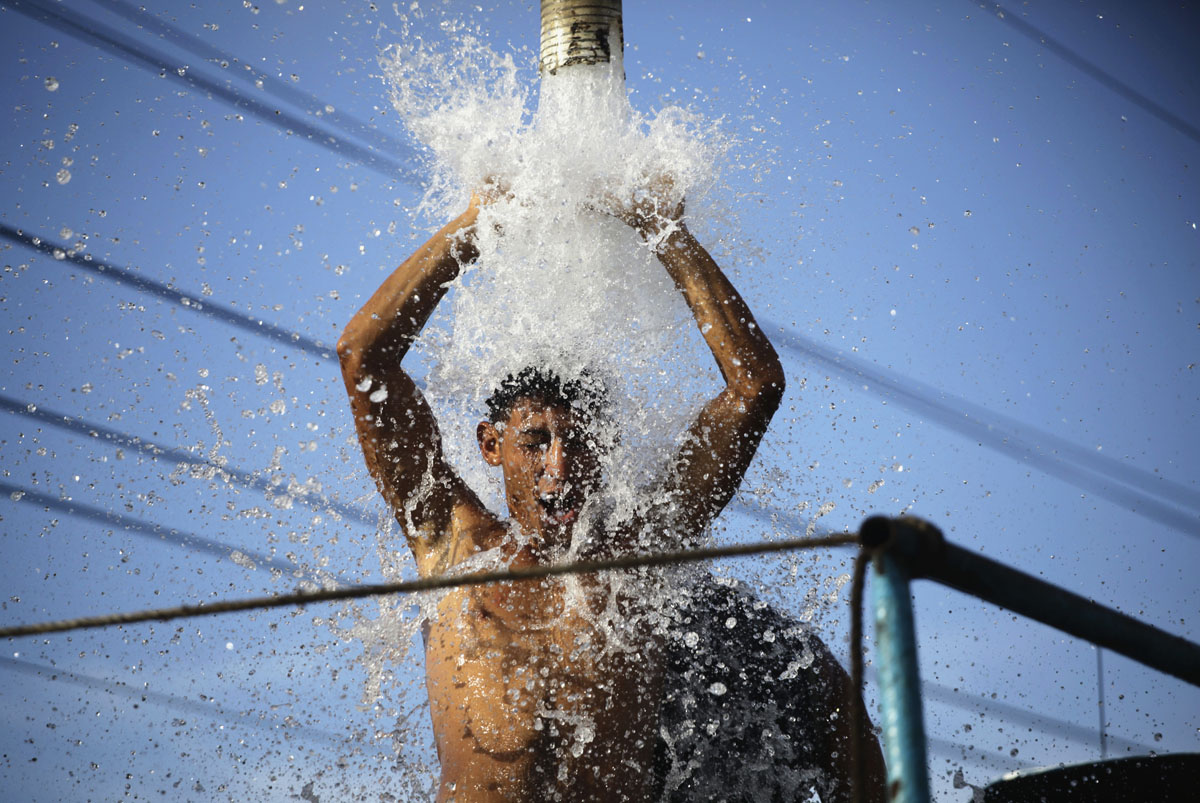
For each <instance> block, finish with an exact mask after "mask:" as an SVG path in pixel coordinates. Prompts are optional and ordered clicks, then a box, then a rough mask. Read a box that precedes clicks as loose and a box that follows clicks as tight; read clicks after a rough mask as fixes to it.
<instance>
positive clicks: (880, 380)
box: [763, 321, 1200, 536]
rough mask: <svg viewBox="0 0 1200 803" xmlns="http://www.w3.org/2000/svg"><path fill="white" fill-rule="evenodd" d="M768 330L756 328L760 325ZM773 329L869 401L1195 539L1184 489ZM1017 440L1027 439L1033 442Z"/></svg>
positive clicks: (1195, 499) (1195, 522) (1194, 515)
mask: <svg viewBox="0 0 1200 803" xmlns="http://www.w3.org/2000/svg"><path fill="white" fill-rule="evenodd" d="M768 323H769V322H767V321H763V325H764V326H766V325H767V324H768ZM775 328H777V329H778V330H779V334H778V335H775V336H774V337H775V339H776V342H777V344H778V345H779V346H780V347H781V348H783V349H785V350H787V351H789V352H791V353H793V354H794V355H796V356H799V357H801V358H803V359H807V360H813V361H816V362H817V363H820V364H821V365H822V366H824V367H826V368H829V369H831V370H832V371H833V372H835V373H837V374H839V375H841V376H843V377H845V378H847V379H851V380H853V381H856V382H859V383H862V384H863V385H864V386H865V388H866V389H867V390H869V391H871V392H873V393H875V394H876V395H878V396H882V397H884V398H885V399H887V400H889V401H894V402H896V403H897V404H899V405H900V406H902V407H905V408H907V409H908V410H910V411H912V412H915V413H917V414H919V415H922V416H925V417H927V418H929V419H930V420H931V421H933V422H934V423H935V424H938V425H940V426H942V427H945V428H946V429H949V430H951V431H953V432H957V433H959V434H960V435H964V436H966V437H968V438H970V439H971V440H974V441H976V442H977V443H979V444H980V445H981V446H985V447H987V448H988V449H991V450H993V451H996V452H999V453H1001V454H1004V455H1007V456H1008V457H1011V458H1013V459H1015V460H1018V461H1020V462H1022V463H1027V464H1029V465H1032V466H1034V467H1035V468H1037V469H1038V470H1040V471H1042V472H1045V473H1046V474H1049V475H1050V476H1053V477H1057V478H1058V479H1061V480H1063V481H1064V482H1067V483H1069V484H1071V485H1074V486H1075V487H1077V488H1081V489H1083V490H1086V491H1090V492H1091V493H1094V494H1096V495H1098V496H1103V497H1105V498H1107V499H1109V500H1110V501H1113V502H1116V503H1118V504H1120V505H1122V506H1124V507H1126V508H1128V509H1129V510H1132V511H1134V512H1137V513H1139V514H1141V515H1143V516H1145V517H1147V518H1150V519H1153V520H1154V521H1157V522H1159V523H1160V524H1164V525H1166V526H1168V527H1171V528H1172V529H1174V530H1178V531H1179V532H1182V533H1186V534H1188V535H1192V536H1200V512H1198V511H1200V494H1197V493H1196V492H1195V491H1192V490H1191V489H1189V488H1185V487H1184V486H1181V485H1178V484H1176V483H1172V482H1170V481H1168V480H1166V479H1163V478H1161V477H1154V476H1153V475H1150V474H1148V473H1146V472H1143V471H1140V470H1138V469H1136V468H1134V467H1132V466H1127V465H1123V464H1120V463H1117V462H1116V461H1113V460H1111V459H1109V458H1105V457H1101V456H1100V455H1097V454H1095V453H1093V452H1090V451H1088V450H1086V449H1082V448H1081V447H1079V446H1076V445H1075V444H1073V443H1071V442H1070V441H1067V440H1065V439H1063V438H1060V437H1058V436H1057V435H1053V434H1051V433H1049V432H1043V431H1039V430H1037V429H1035V428H1033V427H1031V426H1029V425H1028V424H1023V423H1021V422H1019V421H1016V420H1014V419H1011V418H1008V417H1007V416H1004V415H1002V414H1000V413H997V412H995V411H992V410H988V409H987V408H986V407H982V406H980V405H977V404H974V403H972V402H969V401H967V400H966V399H963V398H961V397H956V396H950V395H949V394H946V393H944V392H942V391H940V390H938V389H937V388H935V387H933V386H931V385H927V384H925V383H923V382H920V381H918V380H916V379H912V378H910V377H905V376H901V375H900V374H896V373H894V372H892V371H889V370H888V369H886V368H883V367H881V366H878V365H870V364H868V363H866V362H864V361H862V360H856V359H852V358H850V357H847V356H846V355H845V354H843V353H841V352H839V351H837V350H835V349H832V348H830V347H828V346H824V345H822V344H820V343H818V342H816V341H815V340H812V339H810V338H807V337H804V336H803V335H800V334H798V333H796V332H792V331H787V330H784V329H783V328H782V327H775ZM1023 433H1032V436H1033V440H1032V442H1031V441H1030V440H1029V439H1027V438H1026V437H1024V436H1023ZM1039 443H1046V444H1049V445H1050V446H1051V449H1052V450H1051V451H1047V450H1045V449H1043V448H1042V447H1041V446H1040V445H1038V444H1039ZM1059 452H1061V454H1059ZM1155 496H1157V497H1159V498H1158V499H1156V498H1154V497H1155ZM1162 500H1166V501H1162ZM1176 506H1178V507H1176ZM1180 508H1186V510H1180Z"/></svg>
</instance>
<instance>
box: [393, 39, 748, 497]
mask: <svg viewBox="0 0 1200 803" xmlns="http://www.w3.org/2000/svg"><path fill="white" fill-rule="evenodd" d="M461 45H462V47H461V49H460V50H459V51H456V53H455V54H454V58H453V59H451V58H450V57H449V56H447V55H444V54H440V53H433V52H428V51H424V50H420V49H416V48H414V47H412V46H408V47H400V46H397V47H395V48H392V49H391V50H389V51H388V52H387V54H386V55H385V57H384V59H383V64H384V66H385V69H386V71H387V77H388V80H389V82H390V86H391V88H392V101H393V103H394V104H395V106H396V109H397V111H398V112H399V113H400V115H401V117H402V119H403V120H404V121H405V124H406V126H407V127H408V129H409V131H410V132H411V133H412V135H413V136H414V137H415V138H417V139H418V140H420V141H421V142H422V143H423V144H424V145H425V146H426V147H427V148H428V150H429V152H430V153H431V154H432V160H431V163H430V185H429V189H428V191H427V192H426V194H425V199H424V203H423V204H422V210H421V211H422V212H424V213H425V214H426V215H428V217H429V218H430V228H434V227H436V226H437V225H440V223H441V222H444V220H446V219H449V218H450V217H451V216H453V215H455V214H457V213H458V212H459V211H461V210H462V208H464V207H465V205H466V201H467V199H468V197H469V193H470V190H471V188H473V187H479V186H481V185H483V184H484V182H485V181H486V180H487V179H488V178H489V177H495V178H496V180H497V181H499V182H500V183H502V184H503V186H504V187H505V188H507V190H508V195H507V196H506V197H503V198H501V199H500V200H498V201H496V202H495V203H493V204H491V205H489V206H488V207H486V208H485V210H484V212H483V214H481V216H480V221H479V225H478V235H477V239H478V248H479V254H480V256H479V259H478V261H477V262H476V263H475V264H474V265H472V266H471V267H469V268H468V269H467V270H466V271H464V274H463V276H461V277H460V280H459V282H458V283H457V286H456V287H455V288H454V289H453V291H452V293H451V294H450V295H449V296H448V297H447V299H446V300H445V301H444V302H443V305H442V307H441V308H440V309H439V313H438V314H437V315H435V318H434V320H433V321H432V322H431V324H430V326H429V327H428V328H427V330H426V332H425V334H424V335H423V337H422V339H421V341H420V342H419V344H418V353H419V354H420V355H421V357H422V358H424V359H425V360H426V362H427V363H428V364H430V365H431V367H432V368H431V371H430V374H429V377H428V384H427V387H426V395H427V397H428V399H429V400H430V403H431V404H432V405H433V407H434V409H435V412H436V413H437V414H438V420H439V422H441V424H442V427H441V429H442V436H443V438H444V439H445V442H446V450H447V454H448V457H449V459H450V460H451V462H452V463H453V464H454V465H455V467H456V469H458V471H459V472H460V473H461V474H462V475H463V476H464V477H465V478H466V479H467V480H468V482H469V483H470V484H471V485H472V486H473V487H475V488H476V489H477V490H479V491H480V492H481V493H483V494H484V496H485V501H488V502H490V503H491V504H492V506H493V508H494V509H497V510H498V512H503V511H502V510H500V505H501V500H500V496H499V493H498V491H499V485H498V477H496V476H492V475H490V474H489V473H488V472H487V471H486V470H485V469H484V468H483V466H482V464H481V462H480V461H479V458H478V452H477V447H476V444H475V439H474V430H475V424H476V423H477V422H478V420H480V418H481V417H482V412H483V400H484V399H485V398H486V397H487V396H488V395H489V394H490V392H491V390H492V389H493V387H494V386H495V384H496V383H497V382H498V381H499V380H500V379H502V378H503V377H504V376H505V375H507V374H509V373H512V372H516V371H519V370H520V369H521V368H523V367H525V366H527V365H531V364H538V365H543V366H548V367H550V368H554V369H557V370H558V371H559V372H560V373H562V374H563V375H565V376H573V375H577V374H578V372H579V371H580V370H584V369H587V370H589V371H592V372H594V373H597V374H599V375H600V376H601V377H603V378H604V379H605V380H606V381H607V382H608V384H609V385H610V387H611V390H612V396H613V399H614V402H615V405H614V411H613V412H614V415H615V420H616V425H615V427H614V431H615V432H617V433H619V441H618V443H617V444H616V448H615V449H614V450H613V451H611V452H610V464H611V465H612V466H620V467H621V470H620V471H610V472H609V475H608V479H609V483H610V486H611V487H612V488H613V490H614V493H615V495H616V496H617V497H621V496H622V495H627V494H628V493H629V492H630V491H631V489H632V488H633V487H635V486H637V485H640V484H643V483H645V481H646V480H647V479H648V478H649V477H650V476H652V475H653V473H654V472H655V470H656V469H658V468H660V467H661V464H662V461H663V460H664V459H665V457H666V455H669V454H670V453H671V449H670V448H669V447H670V445H671V443H672V442H673V440H674V439H675V438H677V437H678V436H679V435H680V434H681V433H682V431H683V429H684V428H685V427H686V424H687V422H688V421H689V420H690V419H691V417H692V416H693V414H694V413H695V410H696V409H697V407H698V404H699V403H700V402H701V400H702V398H703V397H704V396H705V395H711V393H712V391H713V389H714V388H715V387H716V384H715V382H712V381H711V377H713V376H715V372H714V371H712V369H711V363H712V360H711V357H710V356H709V355H708V354H707V351H706V350H705V349H704V347H703V345H702V343H701V341H700V338H699V335H698V333H697V332H696V331H695V325H694V323H693V321H692V318H691V314H690V313H689V312H688V310H687V308H686V306H685V305H684V303H683V301H682V299H681V298H680V297H679V294H678V292H677V291H676V290H675V288H674V286H673V284H672V283H671V281H670V279H669V277H668V276H667V274H666V272H665V271H664V270H663V268H662V267H661V265H659V263H658V261H657V259H655V257H654V256H653V254H652V252H651V251H650V249H649V248H648V247H647V246H646V245H645V244H644V243H643V242H642V241H641V240H640V238H639V237H638V236H637V235H636V234H635V233H634V232H633V230H632V229H630V228H629V227H628V226H626V225H625V224H624V223H622V222H620V221H619V220H617V219H616V218H614V217H612V216H611V215H609V214H606V213H605V212H604V211H602V210H603V209H604V208H606V207H610V206H611V205H612V204H613V202H614V200H617V201H620V200H627V199H631V198H632V197H634V194H635V193H637V192H639V191H642V190H643V189H644V188H645V187H646V186H647V185H648V184H650V183H652V182H661V180H662V179H663V177H669V181H670V197H671V198H673V199H675V200H678V199H679V198H684V197H686V198H687V200H688V217H689V220H688V222H689V225H695V222H696V220H697V219H698V217H700V215H698V214H697V212H699V211H703V210H704V209H705V208H706V203H707V198H708V196H709V194H710V192H711V190H712V189H713V187H714V186H716V185H717V183H718V181H719V173H718V171H717V170H716V164H717V159H716V157H717V156H718V155H719V153H720V152H721V151H722V150H723V149H724V147H725V143H724V141H723V140H722V139H721V138H720V136H719V135H718V134H717V132H716V130H715V129H714V128H713V127H711V126H708V125H707V124H705V123H704V122H703V121H702V120H701V119H699V118H698V117H697V116H695V115H693V114H690V113H687V112H684V111H683V110H681V109H666V110H663V111H660V112H659V113H658V114H657V115H655V116H653V117H645V116H642V115H640V114H638V113H636V112H635V111H634V110H633V109H632V108H631V107H630V105H629V103H628V100H627V98H626V95H625V87H624V78H623V72H622V71H623V67H622V65H621V64H620V63H619V62H617V63H614V64H605V65H593V66H576V67H572V68H570V69H565V70H562V71H560V72H559V74H558V75H546V76H543V78H542V81H541V94H540V98H539V99H538V102H537V108H536V110H535V111H533V110H532V105H533V104H532V97H531V91H530V90H531V88H530V87H528V86H525V85H523V84H522V83H521V82H520V81H519V80H518V79H517V73H518V70H517V66H516V65H515V64H514V63H513V61H512V57H511V56H508V55H505V56H500V55H499V54H496V53H494V52H492V51H490V50H489V49H487V48H486V47H484V46H483V45H481V44H479V43H478V42H475V41H474V40H471V39H469V38H468V39H466V40H464V41H463V42H461ZM705 378H709V381H707V382H705V381H703V380H704V379H705ZM489 491H490V492H489Z"/></svg>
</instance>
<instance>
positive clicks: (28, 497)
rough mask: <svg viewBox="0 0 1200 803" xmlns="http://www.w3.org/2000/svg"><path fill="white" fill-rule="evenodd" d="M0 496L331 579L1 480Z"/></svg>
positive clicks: (180, 544)
mask: <svg viewBox="0 0 1200 803" xmlns="http://www.w3.org/2000/svg"><path fill="white" fill-rule="evenodd" d="M0 493H2V494H5V495H7V496H8V497H9V499H12V500H13V501H15V502H18V503H20V504H29V505H41V506H42V507H44V508H47V509H49V510H57V511H60V512H62V513H65V514H67V515H70V516H78V517H80V518H85V519H90V520H92V521H95V522H98V523H100V524H103V525H105V526H107V527H113V528H119V529H121V530H123V531H125V532H128V533H132V534H133V535H137V536H141V537H142V538H146V539H149V540H151V541H156V542H160V543H164V544H168V545H171V546H177V547H184V548H186V549H188V550H190V551H192V552H202V553H206V554H209V555H213V556H215V557H218V558H221V559H223V560H230V561H233V562H238V560H235V558H237V557H238V556H240V560H241V561H242V562H241V563H239V565H244V562H245V561H247V560H248V561H250V562H251V564H253V567H254V568H258V567H259V566H266V567H269V568H271V569H275V570H277V571H279V572H281V573H282V574H284V575H286V576H289V577H303V578H304V579H306V580H309V581H310V582H314V583H320V584H325V583H329V582H331V580H332V577H331V576H330V575H328V574H324V573H313V572H310V571H307V570H306V569H304V567H302V566H299V565H297V564H295V563H290V562H288V561H284V560H280V559H279V558H276V557H272V556H271V555H267V554H265V553H262V552H258V551H257V550H254V549H249V548H244V547H237V546H232V545H230V544H226V543H224V542H222V541H216V540H213V539H211V538H207V537H205V536H203V535H197V534H196V533H191V532H188V531H187V530H180V529H178V528H175V527H166V526H164V525H161V524H155V523H152V522H148V521H142V520H141V519H136V518H133V517H132V516H125V515H122V514H120V513H113V512H112V511H110V510H105V509H104V508H99V507H96V506H95V505H89V504H87V503H86V502H80V501H77V500H75V499H69V498H68V499H60V498H58V497H56V496H51V495H50V494H46V493H42V492H41V491H35V490H33V489H31V488H22V487H21V486H19V485H14V484H12V483H10V482H6V481H4V480H0ZM337 581H338V582H339V584H340V585H342V586H348V585H350V582H349V581H348V580H346V579H345V578H341V577H338V578H337Z"/></svg>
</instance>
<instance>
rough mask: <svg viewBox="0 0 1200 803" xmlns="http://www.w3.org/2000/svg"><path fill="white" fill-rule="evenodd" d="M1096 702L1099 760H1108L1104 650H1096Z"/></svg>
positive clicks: (1101, 648) (1099, 648)
mask: <svg viewBox="0 0 1200 803" xmlns="http://www.w3.org/2000/svg"><path fill="white" fill-rule="evenodd" d="M1096 694H1097V697H1098V698H1099V699H1098V700H1097V701H1096V702H1097V704H1098V706H1099V708H1100V760H1101V761H1103V760H1104V759H1106V758H1108V733H1107V731H1106V730H1105V728H1104V648H1103V647H1097V648H1096Z"/></svg>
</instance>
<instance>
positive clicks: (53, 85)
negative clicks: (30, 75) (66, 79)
mask: <svg viewBox="0 0 1200 803" xmlns="http://www.w3.org/2000/svg"><path fill="white" fill-rule="evenodd" d="M46 91H47V92H57V91H58V79H57V78H55V77H54V76H53V75H51V76H49V77H48V78H47V79H46Z"/></svg>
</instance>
